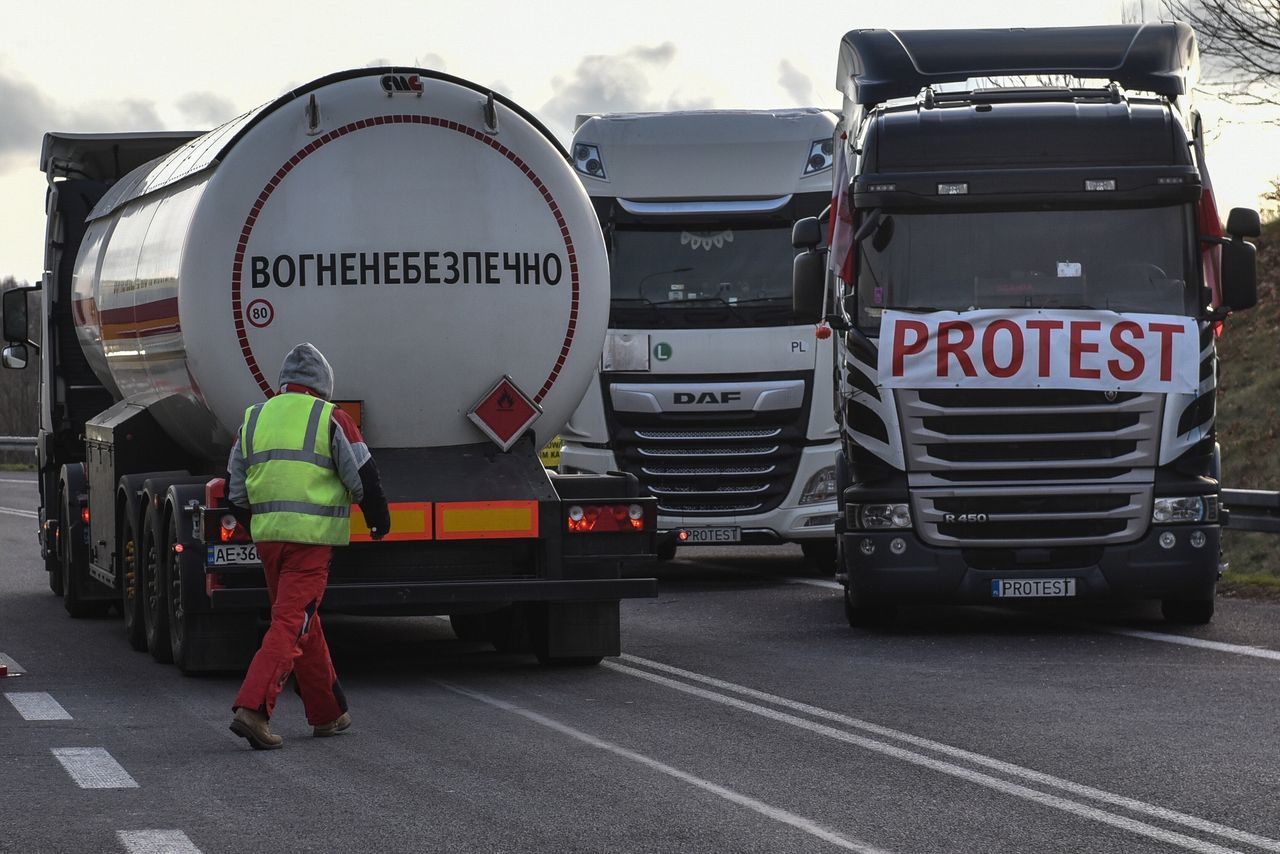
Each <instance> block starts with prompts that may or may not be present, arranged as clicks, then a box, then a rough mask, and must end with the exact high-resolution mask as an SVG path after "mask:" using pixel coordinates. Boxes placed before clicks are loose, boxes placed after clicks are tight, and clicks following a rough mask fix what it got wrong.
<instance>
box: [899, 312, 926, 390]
mask: <svg viewBox="0 0 1280 854" xmlns="http://www.w3.org/2000/svg"><path fill="white" fill-rule="evenodd" d="M908 329H909V330H911V331H912V332H914V333H915V334H916V340H914V341H912V342H911V343H910V344H908V343H907V342H906V338H907V330H908ZM928 343H929V327H928V326H927V325H925V324H923V323H921V322H920V321H918V320H904V319H901V318H900V319H899V320H898V322H897V323H895V324H894V326H893V375H894V376H895V377H900V376H902V375H903V367H902V363H903V362H904V361H905V360H906V357H907V356H915V355H917V354H919V353H923V352H924V348H925V345H926V344H928Z"/></svg>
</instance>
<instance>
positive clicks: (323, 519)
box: [240, 393, 351, 545]
mask: <svg viewBox="0 0 1280 854" xmlns="http://www.w3.org/2000/svg"><path fill="white" fill-rule="evenodd" d="M332 418H333V404H332V403H328V402H326V401H323V400H321V399H319V398H315V397H311V396H310V395H305V394H295V393H285V394H278V395H276V396H275V397H273V398H271V399H270V400H268V401H267V402H266V403H261V404H258V405H257V406H251V407H249V409H247V410H246V411H245V419H244V424H243V425H242V426H241V428H240V448H241V452H242V453H243V454H244V458H245V464H246V468H247V475H246V477H245V488H246V490H247V491H248V493H249V505H250V508H251V509H252V510H253V521H252V523H251V531H252V534H253V538H254V539H255V540H258V541H262V542H290V543H312V544H316V545H346V544H347V542H349V540H350V538H351V524H350V516H351V495H350V494H349V493H348V492H347V488H346V486H344V485H343V483H342V480H341V478H339V477H338V473H337V468H336V466H335V464H334V460H333V455H332V452H331V451H330V438H331V430H332Z"/></svg>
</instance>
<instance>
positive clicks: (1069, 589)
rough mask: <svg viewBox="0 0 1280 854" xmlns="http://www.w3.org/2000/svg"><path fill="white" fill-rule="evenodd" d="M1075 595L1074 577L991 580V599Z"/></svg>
mask: <svg viewBox="0 0 1280 854" xmlns="http://www.w3.org/2000/svg"><path fill="white" fill-rule="evenodd" d="M1074 595H1076V580H1075V579H1074V578H1024V579H1017V580H1010V579H1001V578H995V579H992V580H991V597H992V598H993V599H1045V598H1054V597H1063V596H1074Z"/></svg>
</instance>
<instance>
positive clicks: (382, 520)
mask: <svg viewBox="0 0 1280 854" xmlns="http://www.w3.org/2000/svg"><path fill="white" fill-rule="evenodd" d="M361 509H363V508H361ZM370 509H371V510H373V512H372V513H366V514H365V520H366V521H367V522H368V523H369V536H370V537H372V538H373V539H375V540H380V539H382V538H383V537H385V536H386V535H387V534H389V533H391V512H390V511H389V510H388V509H387V506H386V505H385V504H384V505H382V507H381V508H380V509H381V512H378V509H375V508H370Z"/></svg>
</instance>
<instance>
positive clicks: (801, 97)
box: [778, 59, 813, 106]
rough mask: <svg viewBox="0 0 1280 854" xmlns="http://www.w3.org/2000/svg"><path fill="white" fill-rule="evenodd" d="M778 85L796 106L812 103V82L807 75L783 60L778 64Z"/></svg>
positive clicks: (787, 60) (788, 61)
mask: <svg viewBox="0 0 1280 854" xmlns="http://www.w3.org/2000/svg"><path fill="white" fill-rule="evenodd" d="M778 85H779V86H781V87H782V89H783V91H784V92H786V93H787V94H788V95H789V96H791V100H792V101H795V103H796V105H797V106H808V105H810V104H812V103H813V81H812V80H810V79H809V75H807V74H805V73H804V72H803V71H801V70H800V69H799V68H796V67H795V66H794V65H792V64H791V60H789V59H784V60H782V62H780V63H778Z"/></svg>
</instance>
